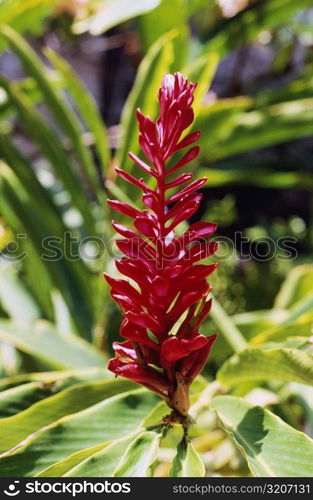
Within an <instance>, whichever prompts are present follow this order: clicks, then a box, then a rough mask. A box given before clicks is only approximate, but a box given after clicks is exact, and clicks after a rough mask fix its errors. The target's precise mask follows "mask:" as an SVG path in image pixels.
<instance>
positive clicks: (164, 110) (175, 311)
mask: <svg viewBox="0 0 313 500" xmlns="http://www.w3.org/2000/svg"><path fill="white" fill-rule="evenodd" d="M195 87H196V84H194V83H189V82H188V80H185V79H184V78H183V76H182V75H181V74H180V73H175V75H165V76H164V78H163V81H162V86H161V88H160V90H159V96H158V97H159V103H160V116H159V118H158V119H157V120H156V121H155V122H154V121H153V120H151V118H149V116H144V115H143V114H142V113H141V112H140V110H138V111H137V119H138V123H139V130H140V135H139V143H140V146H141V149H142V151H143V152H144V154H145V156H146V158H147V160H148V162H149V163H148V162H146V161H143V160H141V159H140V158H138V157H137V156H135V155H134V154H133V153H130V154H129V156H130V158H131V159H132V160H133V161H134V163H135V164H136V165H137V166H138V167H140V168H141V169H142V170H144V171H145V172H146V173H148V174H149V175H151V176H153V177H154V178H155V179H156V189H152V188H150V187H149V186H148V185H147V184H146V183H145V182H144V181H143V179H137V178H135V177H133V176H132V175H130V174H128V173H126V172H124V171H123V170H121V169H119V168H117V169H116V172H117V174H118V175H119V176H120V177H122V178H123V179H124V180H126V181H128V182H130V183H131V184H134V185H135V186H137V187H138V188H140V189H141V190H142V191H143V197H142V201H143V203H144V205H145V206H146V207H147V209H146V210H142V211H140V210H138V209H136V208H133V207H131V206H130V205H127V204H126V203H123V202H119V201H112V200H108V204H109V205H110V206H111V207H112V208H113V209H114V210H116V211H117V212H120V213H122V214H124V215H126V216H129V217H130V218H132V219H133V225H132V228H129V227H126V226H124V225H121V224H118V223H116V222H113V227H114V228H115V230H116V231H117V232H118V233H119V234H121V236H123V239H118V240H117V241H116V243H117V246H118V248H119V249H120V250H121V252H122V253H124V254H125V255H126V257H123V258H122V259H121V260H120V261H117V262H116V267H117V269H118V270H119V271H120V272H121V273H122V274H124V275H125V276H126V277H128V278H131V279H132V280H133V281H134V282H135V283H136V284H137V285H138V287H136V288H135V287H134V286H132V285H131V284H130V283H129V282H128V281H126V280H122V279H113V278H111V277H109V276H105V277H106V280H107V281H108V283H109V285H110V286H111V295H112V297H113V299H114V300H115V301H116V302H117V303H118V304H119V305H120V307H121V309H122V311H123V315H124V320H123V322H122V325H121V329H120V334H121V336H122V337H124V338H126V339H127V341H126V342H115V343H114V345H113V347H114V349H115V358H113V359H111V360H110V362H109V369H110V370H111V371H112V372H113V373H115V374H116V375H120V376H122V377H126V378H128V379H131V380H134V381H135V382H138V383H140V384H142V385H143V386H145V387H147V388H148V389H150V390H152V391H154V392H156V393H157V394H159V395H160V396H161V397H162V398H164V399H165V400H166V402H167V404H168V405H169V406H170V407H171V408H172V409H174V410H176V412H178V413H179V414H181V415H183V416H186V415H187V414H188V408H189V386H190V384H191V382H192V381H193V379H194V378H195V377H196V376H197V375H198V374H199V373H200V371H201V370H202V368H203V366H204V364H205V362H206V360H207V357H208V355H209V353H210V350H211V347H212V345H213V343H214V341H215V338H216V335H211V336H210V337H205V336H204V335H200V334H199V333H198V329H199V326H200V324H201V323H202V321H203V320H204V319H205V317H206V316H207V314H208V313H209V310H210V307H211V300H207V296H208V294H209V292H210V286H209V284H208V283H207V282H206V277H207V276H208V275H209V274H211V273H212V271H214V269H215V267H216V264H211V265H203V264H202V265H201V264H196V263H197V262H199V261H200V260H202V259H205V258H207V257H209V256H211V255H212V254H213V253H214V252H215V251H216V249H217V243H212V242H211V243H208V242H207V241H206V240H205V238H206V237H208V236H210V235H211V234H212V233H214V232H215V230H216V225H215V224H211V223H208V222H196V223H194V224H192V225H191V226H190V227H189V229H188V230H187V231H186V232H185V233H184V234H182V235H180V236H176V233H175V228H176V226H178V224H179V223H181V222H182V221H184V220H186V219H188V218H189V217H191V216H192V215H193V214H194V213H195V212H196V211H197V209H198V207H199V204H200V201H201V198H202V195H201V194H199V193H197V192H196V190H197V189H199V188H200V187H201V186H203V185H204V184H205V182H206V178H203V179H198V180H195V181H193V182H190V183H189V184H187V185H186V186H185V187H184V188H183V189H181V190H180V191H179V192H178V193H176V194H172V195H170V196H168V194H167V192H168V191H169V190H171V189H172V188H174V187H177V186H180V185H182V184H186V183H187V182H188V181H189V180H190V179H192V175H191V174H186V173H182V174H180V175H178V176H177V177H175V178H171V180H168V177H169V176H171V175H172V174H173V173H174V172H176V170H178V169H180V168H181V167H183V166H184V165H186V164H187V163H189V162H190V161H192V160H193V159H194V158H196V156H197V155H198V153H199V146H193V147H191V148H190V149H188V150H187V152H186V153H185V154H184V155H183V156H182V158H181V159H180V160H179V161H178V162H177V163H176V164H174V165H173V166H171V167H170V168H168V167H167V160H168V159H169V158H170V157H171V156H172V155H173V154H174V153H176V152H177V151H180V150H181V149H183V148H186V147H188V146H190V145H191V144H193V143H195V142H196V141H197V139H198V138H199V136H200V132H193V133H190V134H188V135H186V136H185V137H184V138H183V139H180V138H181V135H182V133H183V132H184V130H186V129H187V128H188V127H189V126H190V125H191V123H192V122H193V119H194V113H193V109H192V103H193V99H194V97H193V93H194V90H195ZM200 240H201V241H200Z"/></svg>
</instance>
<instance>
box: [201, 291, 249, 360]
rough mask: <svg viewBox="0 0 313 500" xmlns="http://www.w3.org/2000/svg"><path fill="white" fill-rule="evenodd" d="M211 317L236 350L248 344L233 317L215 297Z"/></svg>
mask: <svg viewBox="0 0 313 500" xmlns="http://www.w3.org/2000/svg"><path fill="white" fill-rule="evenodd" d="M210 314H211V318H212V319H213V321H214V323H215V324H216V326H217V327H218V328H219V329H220V331H221V333H222V335H223V336H224V338H225V339H226V341H227V342H228V344H229V345H230V346H231V347H232V348H233V350H234V352H239V351H241V350H242V349H245V348H246V347H247V346H248V342H247V341H246V339H245V338H244V336H243V335H242V333H241V332H240V331H239V330H238V328H237V327H236V325H235V324H234V323H233V321H232V319H231V318H230V317H229V316H228V314H227V313H226V312H225V310H224V309H223V307H222V306H221V304H220V303H219V301H218V300H217V299H216V298H215V297H214V300H213V305H212V310H211V313H210Z"/></svg>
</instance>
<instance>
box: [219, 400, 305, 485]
mask: <svg viewBox="0 0 313 500" xmlns="http://www.w3.org/2000/svg"><path fill="white" fill-rule="evenodd" d="M212 407H213V408H214V409H215V410H216V411H217V414H218V416H219V419H220V421H221V423H222V425H223V427H224V429H225V430H226V431H227V433H228V434H229V435H230V436H231V438H232V439H233V440H234V442H235V443H236V444H237V446H238V447H239V448H240V450H241V451H242V453H243V454H244V456H245V458H246V460H247V462H248V465H249V467H250V469H251V472H252V474H253V475H254V476H257V477H312V475H313V441H312V440H311V439H310V438H309V437H308V436H306V435H305V434H303V433H302V432H300V431H297V430H295V429H293V428H292V427H290V426H289V425H287V424H286V423H285V422H283V421H282V420H281V419H280V418H279V417H277V416H276V415H273V414H272V413H271V412H269V411H267V410H264V409H262V408H260V407H259V406H252V405H250V404H249V403H247V402H246V401H244V400H243V399H241V398H235V397H232V396H216V397H215V398H214V399H213V400H212Z"/></svg>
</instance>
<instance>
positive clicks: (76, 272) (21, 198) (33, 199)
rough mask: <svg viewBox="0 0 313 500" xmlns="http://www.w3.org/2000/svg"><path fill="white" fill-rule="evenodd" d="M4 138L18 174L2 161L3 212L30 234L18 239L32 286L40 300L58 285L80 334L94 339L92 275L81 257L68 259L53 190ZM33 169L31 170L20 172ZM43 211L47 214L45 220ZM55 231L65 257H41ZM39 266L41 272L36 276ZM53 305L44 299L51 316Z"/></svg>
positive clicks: (20, 231) (0, 201) (12, 224)
mask: <svg viewBox="0 0 313 500" xmlns="http://www.w3.org/2000/svg"><path fill="white" fill-rule="evenodd" d="M4 142H5V141H1V139H0V149H1V152H4V154H5V155H8V157H9V159H10V160H11V161H12V163H13V164H14V169H15V171H16V173H15V172H13V171H12V170H11V169H10V168H9V167H8V166H6V165H5V164H3V163H2V162H0V171H1V176H0V190H1V197H0V210H1V213H2V215H3V217H4V219H5V220H6V222H7V224H8V225H9V226H10V227H11V228H12V230H13V231H14V232H15V234H26V238H25V237H24V238H22V239H20V240H19V241H18V248H19V252H18V253H19V255H22V256H23V255H24V258H21V257H20V260H23V264H24V266H25V267H26V269H27V266H28V265H29V266H30V270H29V273H30V276H28V280H29V279H30V278H32V280H31V285H32V286H31V288H32V290H33V292H34V294H35V295H36V298H37V300H38V301H39V303H40V304H42V301H41V300H40V298H41V296H42V295H43V294H44V295H45V296H47V295H48V296H49V295H50V294H51V291H53V290H51V289H53V288H54V287H55V288H56V289H59V290H60V293H61V294H62V295H63V298H64V301H65V302H66V303H67V306H68V308H69V310H70V311H71V317H72V319H73V322H75V325H76V327H77V330H78V332H79V333H80V334H81V335H82V336H84V337H86V338H89V339H90V338H91V328H92V324H93V321H92V315H93V310H94V300H95V299H94V294H93V287H92V284H93V282H92V280H91V276H90V273H89V272H88V270H87V268H86V266H85V264H84V263H83V262H82V261H77V260H75V261H72V260H71V259H67V258H66V251H67V249H66V244H65V241H66V239H65V232H66V230H67V228H66V226H65V225H64V224H63V222H62V218H61V214H60V213H59V212H58V210H57V208H56V206H55V205H54V204H53V203H52V202H51V199H50V197H49V194H48V193H47V192H45V190H44V188H43V187H42V186H41V185H40V184H39V183H38V181H37V180H34V177H35V176H34V173H33V172H32V169H31V167H30V166H29V164H28V163H27V161H26V162H25V161H24V158H23V157H22V156H21V155H20V154H16V151H15V148H14V146H13V145H12V144H10V145H9V144H6V146H5V149H3V143H4ZM28 169H30V172H32V174H28V175H26V174H25V175H23V173H21V171H22V172H25V171H27V170H28ZM42 213H44V214H45V217H44V219H43V217H42V216H41V214H42ZM51 235H53V237H55V238H56V241H58V242H59V245H60V247H59V248H60V252H61V258H58V259H57V260H56V259H54V260H53V259H52V260H51V259H48V260H46V259H45V258H42V257H43V256H44V255H45V253H46V250H47V247H46V246H45V244H46V243H47V241H49V238H50V239H51ZM20 248H21V250H20ZM73 249H75V250H76V251H78V242H74V247H73ZM34 269H36V270H37V274H36V276H35V278H34V275H33V274H34V273H33V270H34ZM38 274H39V275H40V276H41V279H40V280H38V279H37V276H38ZM42 305H43V304H42ZM49 306H50V307H49ZM47 309H48V312H47ZM50 309H51V302H50V303H49V301H48V303H47V302H45V304H44V310H45V311H46V312H47V315H48V317H51V314H52V313H51V310H50Z"/></svg>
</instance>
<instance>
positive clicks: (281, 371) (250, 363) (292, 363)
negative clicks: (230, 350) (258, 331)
mask: <svg viewBox="0 0 313 500" xmlns="http://www.w3.org/2000/svg"><path fill="white" fill-rule="evenodd" d="M217 377H218V380H219V381H220V382H221V383H222V384H225V385H227V386H230V387H232V386H236V385H237V384H238V383H240V382H246V381H251V380H260V381H261V380H280V381H282V382H299V383H302V384H308V385H313V355H312V354H309V353H307V352H305V351H301V350H299V349H286V348H285V349H283V348H282V349H266V350H262V349H259V348H253V349H244V350H243V351H241V352H240V353H238V354H235V355H234V356H233V357H232V358H230V359H229V360H227V361H226V362H225V363H224V364H223V366H222V367H221V368H220V370H219V372H218V375H217Z"/></svg>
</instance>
